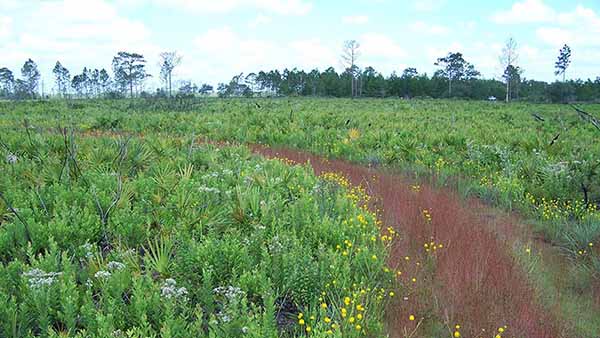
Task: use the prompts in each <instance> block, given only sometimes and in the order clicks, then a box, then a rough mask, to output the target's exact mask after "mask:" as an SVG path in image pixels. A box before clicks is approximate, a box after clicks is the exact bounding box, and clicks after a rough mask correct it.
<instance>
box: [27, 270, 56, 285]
mask: <svg viewBox="0 0 600 338" xmlns="http://www.w3.org/2000/svg"><path fill="white" fill-rule="evenodd" d="M61 274H62V272H45V271H43V270H41V269H32V270H30V271H28V272H24V273H23V276H25V277H27V279H28V281H29V287H30V288H32V289H39V288H42V287H44V286H50V285H52V284H53V283H54V281H55V280H56V278H57V277H58V276H60V275H61Z"/></svg>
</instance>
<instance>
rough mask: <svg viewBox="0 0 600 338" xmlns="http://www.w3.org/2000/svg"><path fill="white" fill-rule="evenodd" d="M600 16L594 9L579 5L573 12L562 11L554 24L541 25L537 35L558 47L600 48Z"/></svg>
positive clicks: (548, 43)
mask: <svg viewBox="0 0 600 338" xmlns="http://www.w3.org/2000/svg"><path fill="white" fill-rule="evenodd" d="M599 34H600V16H599V15H598V14H597V13H596V12H595V11H594V10H592V9H590V8H586V7H583V6H581V5H579V6H577V7H576V8H575V9H574V10H573V11H571V12H565V13H560V14H558V15H557V16H556V20H555V21H554V24H553V25H551V26H550V25H547V26H543V27H539V28H538V29H537V30H536V35H537V37H538V38H539V39H540V40H541V41H543V42H544V43H546V44H547V45H550V46H553V47H557V46H561V45H563V44H565V43H566V44H569V45H571V46H572V47H580V48H600V39H599V38H598V35H599Z"/></svg>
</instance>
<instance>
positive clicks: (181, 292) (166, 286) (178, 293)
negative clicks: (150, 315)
mask: <svg viewBox="0 0 600 338" xmlns="http://www.w3.org/2000/svg"><path fill="white" fill-rule="evenodd" d="M187 294H188V291H187V289H186V288H184V287H180V288H178V287H177V282H176V281H175V280H174V279H173V278H167V279H165V281H164V283H163V285H162V286H161V287H160V295H161V296H162V297H164V298H167V299H173V298H180V299H182V300H184V301H185V300H187Z"/></svg>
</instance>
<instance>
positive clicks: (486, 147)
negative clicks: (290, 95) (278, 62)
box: [0, 99, 600, 337]
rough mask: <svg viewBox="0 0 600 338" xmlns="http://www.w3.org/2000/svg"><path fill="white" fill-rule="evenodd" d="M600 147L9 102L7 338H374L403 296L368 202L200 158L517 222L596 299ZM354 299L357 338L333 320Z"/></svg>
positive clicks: (356, 106) (427, 113) (541, 111)
mask: <svg viewBox="0 0 600 338" xmlns="http://www.w3.org/2000/svg"><path fill="white" fill-rule="evenodd" d="M581 108H582V109H584V110H585V111H587V112H590V113H592V114H595V115H596V116H598V114H597V112H599V111H600V106H598V105H584V106H582V107H581ZM599 136H600V131H599V130H597V129H596V128H595V127H594V125H593V124H592V123H590V121H589V120H587V119H585V118H583V117H582V116H581V115H580V114H578V113H577V112H576V111H575V110H574V109H572V108H571V107H570V106H566V105H536V104H520V103H514V104H510V105H505V104H502V103H487V102H465V101H404V100H391V99H390V100H375V99H373V100H349V99H247V100H244V99H230V100H229V99H228V100H217V99H205V100H198V101H173V102H166V101H142V100H138V101H127V100H122V101H92V100H90V101H83V100H82V101H71V102H65V101H50V102H22V103H11V102H1V103H0V142H1V143H0V147H1V149H0V154H1V155H2V157H3V160H2V163H1V164H0V170H2V172H3V173H7V174H4V175H2V176H1V177H0V192H2V194H3V200H2V201H0V210H2V212H3V213H4V214H3V215H0V224H2V227H1V228H0V256H1V259H2V269H3V273H2V274H1V275H2V276H3V277H1V279H0V291H1V292H0V297H3V298H4V299H2V304H6V305H5V306H3V307H2V309H1V310H0V318H1V319H2V320H1V322H2V323H3V324H2V325H3V326H1V328H2V329H3V330H4V331H0V332H2V333H3V335H6V336H8V337H22V336H27V335H28V334H29V333H30V332H31V333H33V334H42V335H47V336H52V335H55V336H56V335H59V334H61V333H65V332H67V333H71V334H73V333H74V332H75V331H76V330H79V331H80V330H82V329H85V330H87V334H88V335H92V336H94V335H95V336H98V337H105V336H109V335H111V334H113V333H114V332H117V331H118V330H121V329H123V330H124V328H132V327H134V328H135V329H130V330H131V332H130V333H129V332H127V333H125V332H124V333H123V334H126V335H127V336H131V337H138V336H139V337H142V336H151V335H153V334H155V335H158V334H160V336H162V337H167V336H174V337H179V336H181V337H186V336H189V332H201V333H202V334H206V335H207V336H215V337H217V336H218V337H224V336H232V337H234V336H239V334H240V332H242V331H243V332H248V334H249V335H250V336H255V337H264V336H275V335H276V332H277V329H276V327H278V326H279V327H281V325H278V324H280V323H274V322H273V320H272V319H273V318H278V319H279V317H277V316H276V315H275V313H273V311H274V310H273V309H274V307H275V304H277V305H279V306H280V305H282V302H284V304H285V305H286V306H285V308H286V309H288V314H289V315H288V316H285V318H286V320H288V321H291V322H293V325H292V323H291V322H290V325H289V327H290V332H295V333H302V332H304V333H306V331H307V330H308V328H309V326H310V330H309V331H311V332H312V334H323V335H327V331H328V330H329V329H331V327H332V323H333V324H336V323H337V324H336V325H334V328H335V329H334V330H332V332H331V333H332V334H336V335H341V334H343V336H344V337H351V336H352V335H356V336H359V335H365V334H366V335H368V336H377V335H378V334H380V333H381V332H382V318H383V315H382V311H383V308H384V305H385V304H384V303H385V302H386V298H388V297H389V292H390V287H395V288H398V287H401V286H399V285H398V284H394V283H392V284H391V282H390V281H391V280H392V279H393V278H392V275H393V274H394V271H393V269H387V268H386V267H385V265H384V260H385V257H386V254H387V246H388V245H389V243H386V242H385V240H384V241H383V242H382V240H381V237H380V234H379V233H378V232H379V229H378V227H377V222H378V221H377V220H376V218H375V216H374V215H373V214H371V213H368V212H367V211H366V210H365V209H364V208H362V207H361V203H360V202H359V200H361V199H362V198H360V197H358V198H357V197H356V196H357V194H358V195H362V193H360V192H356V191H354V190H352V188H351V187H350V186H347V184H346V182H345V181H344V180H343V179H342V178H340V177H337V176H334V175H332V176H329V177H326V178H319V179H318V178H315V177H314V176H313V175H312V174H310V173H309V171H308V169H307V168H303V167H288V166H285V165H284V164H283V163H281V162H279V161H265V160H259V159H256V158H253V157H251V156H250V155H249V153H248V152H247V150H245V149H244V148H235V147H234V148H231V147H226V148H224V149H223V150H218V149H216V148H214V147H211V146H207V145H201V144H204V143H203V142H201V141H207V140H210V141H237V142H240V143H259V144H266V145H282V146H287V147H291V148H298V149H303V150H308V151H310V152H313V153H316V154H321V155H324V156H327V157H331V158H343V159H347V160H350V161H353V162H357V163H363V164H368V165H372V166H380V167H389V168H394V169H398V170H401V171H403V172H405V173H410V174H411V175H414V176H415V177H416V179H418V180H428V181H429V180H431V182H435V184H438V185H448V186H450V187H454V188H457V189H458V190H459V191H460V192H461V193H463V194H464V195H465V196H476V197H480V198H482V199H483V200H484V201H486V202H489V203H491V204H494V205H497V206H500V207H502V208H505V209H507V210H510V211H516V212H518V213H520V214H521V215H522V216H524V217H526V218H528V219H531V220H532V223H534V224H535V227H536V230H538V231H539V232H540V233H541V234H542V235H543V236H544V238H545V239H546V240H547V241H549V242H551V243H552V244H553V245H555V246H557V247H559V248H560V250H561V252H562V253H564V254H565V255H566V256H567V257H568V259H569V262H570V263H569V264H571V265H572V266H573V267H576V271H577V273H578V275H577V279H578V281H577V283H578V285H579V287H583V288H586V287H589V285H591V284H592V283H594V281H595V280H598V279H600V251H599V250H600V249H599V248H600V242H599V240H600V214H599V213H598V211H597V209H598V204H599V203H600V175H599V174H600V156H598V154H600V142H599V141H598V140H599ZM116 140H119V141H116ZM199 192H200V196H202V197H201V198H200V199H197V198H196V196H197V194H198V193H199ZM192 196H194V198H192ZM352 222H355V223H356V225H355V226H352V225H350V226H348V224H352ZM373 237H375V238H376V241H374V242H373V241H371V240H370V239H371V238H373ZM386 238H387V237H384V239H386ZM29 243H30V244H29ZM277 248H279V251H278V249H277ZM281 248H285V250H281ZM240 253H241V254H240ZM367 290H368V291H367ZM234 291H235V292H234ZM171 293H172V294H171ZM142 295H144V296H143V297H142ZM232 295H234V296H232ZM382 295H387V296H388V297H380V296H382ZM346 297H350V299H349V300H348V301H349V302H356V303H359V304H361V306H364V307H365V308H366V310H365V315H361V318H362V319H361V321H362V322H361V323H360V324H357V322H356V318H355V317H354V315H353V316H352V317H353V318H355V320H354V321H353V323H352V325H350V324H349V323H348V321H345V320H344V318H346V317H342V310H341V309H342V308H346V307H348V306H347V304H346V300H347V299H346ZM323 304H324V306H323V307H322V305H323ZM353 304H354V303H353ZM351 308H352V309H355V307H351ZM346 311H347V310H346ZM356 311H358V310H356ZM242 313H252V315H251V316H239V314H242ZM300 313H302V315H300ZM366 313H368V315H366ZM236 314H237V316H236ZM122 315H124V316H122ZM291 317H294V318H293V319H290V318H291ZM300 317H302V318H300ZM26 318H32V319H31V320H26ZM225 318H227V319H231V318H235V320H228V321H226V320H225ZM282 318H283V317H282ZM194 319H200V320H194ZM282 320H283V319H282ZM300 321H302V323H303V324H302V325H300ZM326 321H327V323H326ZM358 325H360V326H358ZM284 326H285V325H284ZM286 327H287V326H286ZM82 336H86V335H85V334H83V333H82Z"/></svg>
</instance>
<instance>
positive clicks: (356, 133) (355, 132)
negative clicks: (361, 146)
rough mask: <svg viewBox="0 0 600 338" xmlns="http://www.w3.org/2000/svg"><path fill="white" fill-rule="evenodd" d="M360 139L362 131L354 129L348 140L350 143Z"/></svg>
mask: <svg viewBox="0 0 600 338" xmlns="http://www.w3.org/2000/svg"><path fill="white" fill-rule="evenodd" d="M358 138H360V131H359V130H358V129H356V128H352V129H350V130H349V131H348V139H350V141H356V140H358Z"/></svg>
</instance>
